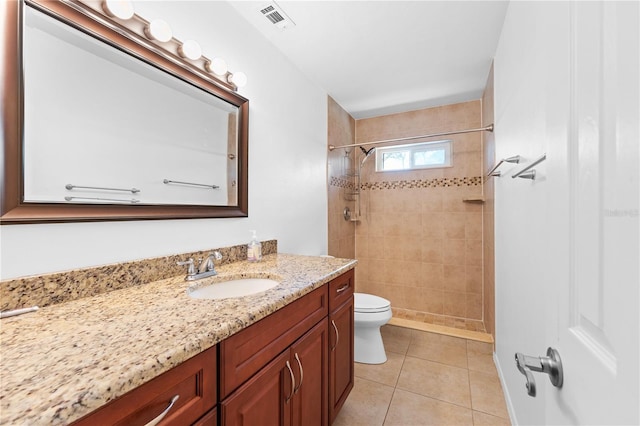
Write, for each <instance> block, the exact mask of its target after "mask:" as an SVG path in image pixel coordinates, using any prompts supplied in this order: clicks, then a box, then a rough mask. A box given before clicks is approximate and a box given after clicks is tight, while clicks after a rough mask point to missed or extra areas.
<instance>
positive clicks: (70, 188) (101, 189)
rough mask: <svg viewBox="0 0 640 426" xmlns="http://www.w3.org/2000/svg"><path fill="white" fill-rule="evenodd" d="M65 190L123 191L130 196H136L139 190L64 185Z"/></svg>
mask: <svg viewBox="0 0 640 426" xmlns="http://www.w3.org/2000/svg"><path fill="white" fill-rule="evenodd" d="M64 187H65V188H67V189H68V190H69V191H71V190H72V189H97V190H100V191H123V192H131V193H132V194H136V193H138V192H140V190H139V189H138V188H131V189H127V188H104V187H100V186H79V185H72V184H70V183H68V184H66V185H65V186H64Z"/></svg>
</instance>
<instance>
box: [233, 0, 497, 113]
mask: <svg viewBox="0 0 640 426" xmlns="http://www.w3.org/2000/svg"><path fill="white" fill-rule="evenodd" d="M230 3H231V5H232V6H233V7H234V8H235V9H236V10H238V11H239V12H240V14H241V15H242V16H244V17H245V18H246V19H247V20H248V21H249V22H250V23H251V24H252V25H253V26H254V27H255V28H257V29H258V31H260V32H261V33H263V34H264V36H265V37H266V38H268V39H269V40H270V41H271V42H272V43H273V44H274V45H275V46H276V47H277V48H278V49H280V50H281V51H282V52H283V53H284V54H285V55H286V56H287V57H288V58H289V59H290V60H291V61H292V62H293V63H294V64H296V66H297V67H298V68H299V69H300V70H301V71H302V72H303V73H305V74H306V75H307V76H309V78H311V79H312V80H314V81H315V82H316V83H317V84H319V85H320V86H321V87H323V88H324V89H325V90H326V91H327V92H328V93H329V95H330V96H331V97H332V98H333V99H335V100H336V102H338V103H339V104H340V105H341V106H342V107H343V108H344V109H345V110H346V111H347V112H349V113H350V114H351V115H352V116H353V117H354V118H357V119H359V118H366V117H373V116H378V115H384V114H390V113H394V112H404V111H409V110H414V109H419V108H426V107H431V106H437V105H446V104H450V103H456V102H463V101H468V100H473V99H479V98H480V97H481V96H482V92H483V90H484V86H485V83H486V80H487V76H488V73H489V69H490V66H491V61H492V58H493V55H494V53H495V51H496V46H497V44H498V38H499V36H500V31H501V29H502V23H503V21H504V16H505V13H506V9H507V4H508V1H506V0H501V1H451V0H450V1H426V0H423V1H372V0H370V1H302V0H298V1H285V0H282V1H278V2H277V5H278V6H279V7H280V8H281V9H282V10H284V12H285V13H286V14H287V15H288V16H289V17H290V18H291V19H292V20H293V21H294V22H295V24H296V25H295V26H293V27H290V28H288V29H284V30H281V29H279V28H277V27H276V26H275V25H273V24H272V23H271V22H269V21H268V20H267V19H266V18H265V17H264V16H263V15H262V13H260V10H261V9H262V8H264V7H265V6H266V5H268V4H270V3H272V2H269V1H231V2H230Z"/></svg>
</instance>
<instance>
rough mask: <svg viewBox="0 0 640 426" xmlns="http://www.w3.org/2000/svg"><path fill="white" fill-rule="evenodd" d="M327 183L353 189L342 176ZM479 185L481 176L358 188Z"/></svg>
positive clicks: (371, 183) (371, 185)
mask: <svg viewBox="0 0 640 426" xmlns="http://www.w3.org/2000/svg"><path fill="white" fill-rule="evenodd" d="M329 185H332V186H337V187H339V188H348V189H355V185H354V183H353V182H352V181H349V180H348V179H344V178H337V177H331V179H330V181H329ZM479 185H482V176H473V177H462V178H457V177H454V178H437V179H414V180H396V181H382V182H364V183H361V184H360V190H362V191H366V190H379V189H413V188H452V187H462V186H479Z"/></svg>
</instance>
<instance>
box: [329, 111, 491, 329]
mask: <svg viewBox="0 0 640 426" xmlns="http://www.w3.org/2000/svg"><path fill="white" fill-rule="evenodd" d="M480 126H481V101H480V100H477V101H471V102H465V103H459V104H453V105H446V106H441V107H436V108H428V109H422V110H418V111H412V112H407V113H401V114H393V115H387V116H382V117H375V118H370V119H362V120H358V121H356V123H355V135H356V142H364V141H373V140H384V139H391V138H402V137H408V136H415V135H421V134H431V133H437V132H447V131H454V130H463V129H471V128H478V127H480ZM444 139H451V140H452V141H453V167H449V168H439V169H427V170H418V171H411V172H384V173H382V172H376V171H375V164H374V163H375V158H374V156H373V155H372V156H370V158H369V159H368V160H367V161H366V162H365V163H364V166H363V168H362V185H361V200H360V201H361V203H362V211H363V215H362V217H361V218H360V221H359V222H357V223H356V238H355V239H356V252H355V254H356V258H357V259H358V261H359V263H358V267H357V268H356V290H357V291H359V292H365V293H372V294H376V295H379V296H382V297H384V298H387V299H389V300H390V301H391V305H392V307H393V308H395V311H394V314H395V313H398V312H400V313H404V312H405V311H406V312H408V313H409V317H413V319H418V320H422V321H426V322H431V323H436V324H443V325H450V326H455V327H462V328H468V329H472V330H482V322H481V321H482V319H483V243H482V204H481V202H480V201H478V200H479V199H481V197H482V178H481V176H482V170H483V164H482V135H481V133H467V134H460V135H453V136H449V137H447V138H433V139H431V140H444ZM357 157H358V159H357V161H360V159H361V158H362V154H360V155H358V156H357ZM332 190H333V189H330V191H332ZM401 316H402V315H401Z"/></svg>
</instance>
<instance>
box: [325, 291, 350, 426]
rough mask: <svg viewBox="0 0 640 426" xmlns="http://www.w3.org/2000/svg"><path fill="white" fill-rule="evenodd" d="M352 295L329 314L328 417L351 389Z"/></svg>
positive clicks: (334, 415) (335, 412) (330, 417)
mask: <svg viewBox="0 0 640 426" xmlns="http://www.w3.org/2000/svg"><path fill="white" fill-rule="evenodd" d="M353 321H354V319H353V297H352V298H350V299H349V300H348V301H347V302H346V303H345V304H344V305H342V306H341V307H339V308H338V309H336V310H335V311H334V312H332V313H331V315H329V329H330V331H329V334H330V336H331V338H330V339H329V344H330V345H331V346H330V351H329V419H330V422H331V423H333V420H334V419H335V418H336V416H337V415H338V412H339V411H340V408H342V404H344V401H345V400H346V399H347V396H349V392H351V389H353V375H354V364H353V326H354V323H353Z"/></svg>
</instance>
